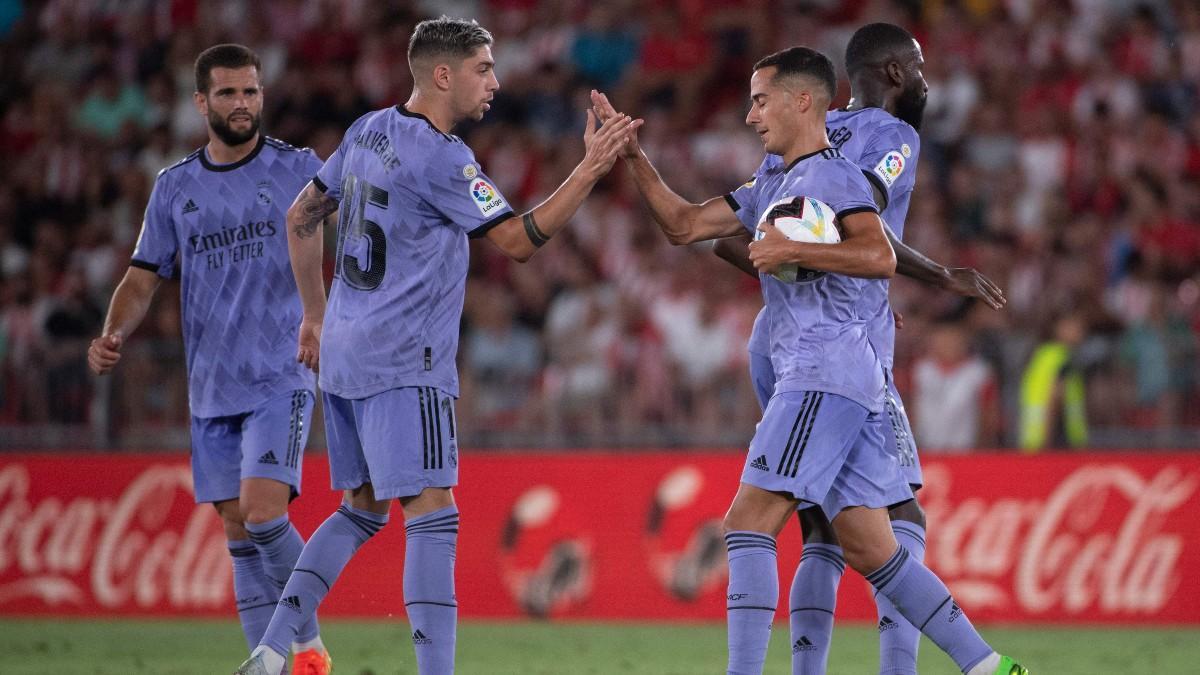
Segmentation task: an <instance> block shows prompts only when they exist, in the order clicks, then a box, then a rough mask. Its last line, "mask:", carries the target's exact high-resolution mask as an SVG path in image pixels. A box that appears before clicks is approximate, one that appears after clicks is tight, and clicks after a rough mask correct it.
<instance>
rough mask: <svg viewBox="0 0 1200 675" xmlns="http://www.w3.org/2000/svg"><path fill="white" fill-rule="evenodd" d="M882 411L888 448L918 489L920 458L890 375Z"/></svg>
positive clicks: (921, 476) (898, 393)
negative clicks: (885, 424) (886, 428)
mask: <svg viewBox="0 0 1200 675" xmlns="http://www.w3.org/2000/svg"><path fill="white" fill-rule="evenodd" d="M884 412H885V414H886V416H887V421H888V430H887V443H888V450H889V452H890V453H891V454H892V456H894V457H895V458H896V461H897V462H898V463H899V464H900V470H901V471H902V472H903V473H904V480H905V481H907V482H908V484H909V485H911V486H912V487H913V490H914V491H916V490H919V489H920V488H921V485H923V484H924V482H925V478H924V476H923V475H922V473H921V458H920V456H919V454H918V452H917V441H916V437H915V436H913V430H912V424H910V423H909V421H908V411H907V409H906V408H905V407H904V400H903V399H901V398H900V392H899V391H897V390H896V384H895V382H892V381H891V378H890V377H889V378H888V391H887V397H886V401H885V406H884Z"/></svg>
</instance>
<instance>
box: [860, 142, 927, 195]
mask: <svg viewBox="0 0 1200 675" xmlns="http://www.w3.org/2000/svg"><path fill="white" fill-rule="evenodd" d="M863 147H864V150H863V154H862V156H861V157H860V158H859V161H858V166H859V168H860V169H862V172H863V175H864V176H866V177H867V180H870V181H871V184H872V185H873V186H874V187H875V189H877V190H879V192H880V194H882V195H883V198H884V203H883V204H882V205H881V206H882V207H883V208H886V207H887V205H888V204H889V203H891V201H892V199H893V198H894V197H896V196H899V195H903V194H904V193H906V192H909V191H911V190H912V189H913V187H914V186H915V185H916V182H917V154H918V153H919V152H920V148H921V139H920V137H918V136H917V131H916V130H915V129H913V128H912V127H911V126H909V125H907V124H904V123H896V124H888V125H885V126H882V127H878V128H876V129H875V131H874V133H873V134H872V136H871V138H869V139H867V142H866V143H865V144H864V146H863Z"/></svg>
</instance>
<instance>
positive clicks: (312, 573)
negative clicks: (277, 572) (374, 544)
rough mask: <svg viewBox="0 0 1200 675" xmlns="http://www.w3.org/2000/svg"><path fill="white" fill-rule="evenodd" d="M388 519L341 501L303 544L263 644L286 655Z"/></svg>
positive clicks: (383, 515) (382, 515) (385, 516)
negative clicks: (362, 548) (343, 572)
mask: <svg viewBox="0 0 1200 675" xmlns="http://www.w3.org/2000/svg"><path fill="white" fill-rule="evenodd" d="M387 521H388V517H387V515H386V514H378V513H372V512H370V511H363V510H361V509H356V508H354V507H352V506H350V505H348V504H342V505H341V506H339V507H338V509H337V511H334V512H333V514H332V515H330V516H329V517H328V518H326V519H325V522H324V523H322V524H321V527H318V528H317V531H316V532H314V533H313V536H312V537H311V538H310V539H309V540H308V543H307V544H305V545H304V550H303V551H302V552H301V553H300V559H299V560H297V561H296V569H295V570H293V571H292V576H291V578H289V579H288V582H287V585H286V586H284V588H283V592H282V593H280V596H279V606H278V607H276V609H275V615H274V616H272V617H271V625H270V626H268V627H267V632H266V634H265V635H264V636H263V639H262V642H261V644H263V645H265V646H267V647H270V648H271V649H272V650H273V651H275V652H277V653H279V654H284V655H286V654H287V653H288V647H289V646H290V645H291V643H292V642H293V641H295V640H296V638H297V636H298V635H299V633H300V626H301V625H303V624H304V622H305V621H306V620H308V619H309V618H310V617H311V616H312V615H313V613H314V612H316V610H317V606H318V605H319V604H321V601H322V600H324V599H325V595H326V594H327V593H329V589H330V588H331V587H332V586H333V584H334V582H336V581H337V578H338V576H339V575H340V574H341V573H342V569H343V568H345V566H346V563H348V562H350V558H352V557H354V553H355V552H356V551H358V548H359V547H360V546H362V545H363V544H364V543H366V541H367V540H368V539H370V538H371V537H372V536H374V534H375V533H376V532H378V531H379V530H380V529H382V528H383V526H384V525H386V524H387Z"/></svg>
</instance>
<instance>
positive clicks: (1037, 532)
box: [0, 451, 1200, 624]
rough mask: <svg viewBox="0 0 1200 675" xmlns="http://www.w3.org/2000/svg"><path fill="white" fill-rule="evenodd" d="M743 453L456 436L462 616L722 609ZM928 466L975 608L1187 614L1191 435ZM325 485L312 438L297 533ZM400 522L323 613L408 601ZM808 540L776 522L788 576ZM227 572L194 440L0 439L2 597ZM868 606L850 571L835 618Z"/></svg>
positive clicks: (1128, 616)
mask: <svg viewBox="0 0 1200 675" xmlns="http://www.w3.org/2000/svg"><path fill="white" fill-rule="evenodd" d="M741 462H742V458H741V457H740V456H739V455H738V454H736V453H726V452H669V453H668V452H653V453H611V454H610V453H598V452H587V453H581V452H577V451H563V452H559V453H541V452H539V453H502V454H484V453H481V454H477V455H475V456H469V455H468V457H467V458H466V460H465V461H464V462H463V467H462V487H460V489H458V490H457V492H456V496H457V499H458V502H459V507H460V510H461V512H462V532H461V535H460V538H459V546H458V562H457V565H458V571H457V583H458V589H457V594H458V598H459V603H460V613H461V615H462V616H463V617H468V618H469V617H514V618H515V617H521V616H526V615H539V616H552V617H574V618H611V619H622V618H636V619H713V620H719V619H721V618H722V617H723V616H724V602H723V600H722V596H723V591H724V586H725V553H724V543H723V541H722V539H721V535H720V518H721V515H722V514H723V513H724V510H725V508H726V506H727V505H728V502H729V500H730V498H731V497H732V495H733V492H734V490H735V488H736V484H737V476H738V475H739V473H740V469H741ZM925 476H926V480H927V487H926V488H925V490H923V491H922V492H921V499H922V503H923V504H924V506H925V510H926V513H927V515H928V521H929V535H928V541H929V550H928V555H927V558H926V560H927V562H928V563H929V564H930V566H931V567H933V569H934V570H936V571H937V572H938V573H939V574H940V575H941V576H942V578H943V579H944V580H945V581H946V582H947V583H948V584H949V585H950V587H951V589H952V590H953V591H954V593H955V596H956V598H957V599H958V601H959V602H960V604H962V605H963V606H964V607H966V608H967V609H968V611H969V612H970V613H971V617H972V619H973V620H977V621H988V620H1003V621H1038V622H1079V623H1159V624H1167V623H1186V624H1197V623H1200V605H1198V604H1197V603H1196V600H1197V599H1200V574H1197V572H1200V453H1194V454H1185V453H1174V454H1166V453H1163V454H1138V455H1133V454H1120V455H1114V454H1072V455H1058V456H1053V455H1052V456H1041V457H1016V456H1012V455H973V456H969V457H954V458H934V457H930V458H928V459H927V461H926V463H925ZM327 486H328V470H327V468H326V464H325V459H324V457H323V456H321V455H311V456H309V457H308V458H307V460H306V462H305V476H304V495H303V496H302V497H301V498H300V499H299V500H298V501H297V502H295V503H294V504H293V509H292V514H293V520H294V521H295V522H296V523H297V526H298V527H299V528H300V530H301V532H303V533H305V534H308V533H310V532H312V531H313V530H314V529H315V528H316V526H317V525H319V524H320V522H321V520H323V519H324V518H325V516H326V515H328V514H329V512H331V511H332V510H333V508H335V507H336V505H337V502H338V495H336V494H335V493H332V492H330V491H329V489H328V487H327ZM393 515H394V516H395V518H396V519H397V520H399V515H400V514H399V511H398V510H396V511H395V512H394V514H393ZM403 535H404V532H403V528H402V527H399V526H398V523H397V524H393V525H392V526H391V527H386V528H384V530H383V531H382V532H381V533H380V534H379V535H377V536H376V537H375V538H374V540H372V541H371V542H369V543H368V544H367V545H366V546H364V547H363V549H362V550H361V551H360V552H359V554H358V555H357V556H356V557H355V558H354V560H353V561H352V562H351V564H350V566H349V567H348V569H347V571H346V572H345V573H344V574H343V575H342V577H341V579H339V580H338V582H337V585H336V586H335V587H334V589H333V592H332V593H331V594H330V596H329V598H328V599H327V601H326V603H325V604H324V605H323V606H322V610H321V611H322V613H323V615H325V616H360V617H370V616H392V615H395V617H396V618H399V617H400V616H401V615H402V613H403V602H402V598H401V570H402V568H403V555H404V551H403V549H404V536H403ZM799 551H800V541H799V528H798V527H794V526H789V527H788V529H787V530H785V532H784V533H783V534H782V535H781V536H780V574H781V580H782V584H781V586H782V587H783V588H784V589H786V588H787V585H788V582H789V580H790V578H791V574H792V570H793V569H794V567H795V564H796V561H797V560H798V559H799ZM231 587H232V584H231V573H230V564H229V558H228V554H227V553H226V550H225V543H224V539H223V534H222V531H221V527H220V523H219V521H218V519H217V517H216V514H215V512H214V511H213V509H212V508H211V507H210V506H208V505H199V506H198V505H196V504H194V503H193V501H192V492H191V480H190V476H189V472H188V464H187V459H186V456H184V455H178V454H170V455H137V456H134V455H100V454H54V455H49V454H46V455H11V454H10V455H0V614H5V615H19V614H40V615H128V616H138V615H141V616H145V615H160V616H171V615H176V616H198V615H200V616H204V615H208V616H225V615H232V588H231ZM785 597H786V596H785ZM784 611H786V610H785V609H783V608H782V605H781V617H782V615H783V612H784ZM874 613H875V610H874V606H873V604H872V603H871V601H870V598H869V595H868V593H867V587H866V583H865V582H864V581H863V580H862V579H861V578H860V577H859V576H858V575H857V574H855V573H853V572H848V573H847V578H846V582H845V583H843V585H842V589H841V595H840V597H839V604H838V616H839V617H841V618H847V619H864V620H866V619H870V618H871V617H873V616H874Z"/></svg>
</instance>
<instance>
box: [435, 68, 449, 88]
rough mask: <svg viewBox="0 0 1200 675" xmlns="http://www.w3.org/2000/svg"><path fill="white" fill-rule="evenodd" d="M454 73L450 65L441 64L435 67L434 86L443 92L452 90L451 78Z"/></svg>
mask: <svg viewBox="0 0 1200 675" xmlns="http://www.w3.org/2000/svg"><path fill="white" fill-rule="evenodd" d="M451 75H452V72H451V68H450V66H449V65H448V64H445V63H439V64H438V65H436V66H434V67H433V86H435V87H437V88H438V89H440V90H442V91H448V90H449V89H450V78H451Z"/></svg>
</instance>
